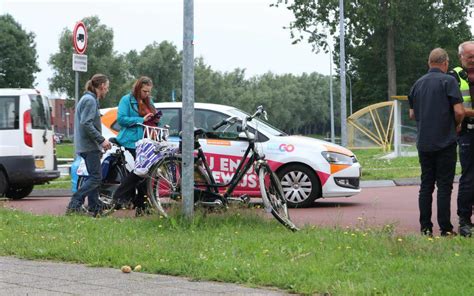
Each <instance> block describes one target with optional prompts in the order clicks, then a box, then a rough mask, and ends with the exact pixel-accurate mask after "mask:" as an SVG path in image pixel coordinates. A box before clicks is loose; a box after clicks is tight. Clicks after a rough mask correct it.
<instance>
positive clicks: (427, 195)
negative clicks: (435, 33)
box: [408, 48, 464, 236]
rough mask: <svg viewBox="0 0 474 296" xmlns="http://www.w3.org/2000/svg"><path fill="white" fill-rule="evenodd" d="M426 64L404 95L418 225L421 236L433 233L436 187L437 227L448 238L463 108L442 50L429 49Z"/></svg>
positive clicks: (459, 94) (446, 57) (450, 227)
mask: <svg viewBox="0 0 474 296" xmlns="http://www.w3.org/2000/svg"><path fill="white" fill-rule="evenodd" d="M428 65H429V67H430V69H429V71H428V73H427V74H425V75H423V76H422V77H421V78H420V79H418V80H417V81H416V82H415V84H414V85H413V87H412V89H411V91H410V95H409V96H408V101H409V103H410V118H411V119H415V120H416V126H417V138H416V145H417V148H418V157H419V161H420V166H421V185H420V192H419V198H418V205H419V209H420V225H421V232H422V234H425V235H430V236H431V235H432V234H433V223H432V222H431V208H432V201H433V191H434V186H435V184H436V185H437V187H438V196H437V208H438V215H437V216H438V224H439V227H440V229H441V235H442V236H448V235H453V234H455V233H454V232H453V225H452V224H451V191H452V189H453V179H454V174H455V169H456V157H457V155H456V146H457V144H456V137H457V135H456V132H457V131H459V129H460V124H461V123H462V120H463V118H464V107H463V105H462V102H463V100H462V96H461V92H460V90H459V87H458V83H457V81H456V79H455V78H454V77H452V76H450V75H447V74H446V72H447V70H448V65H449V57H448V54H447V53H446V51H445V50H444V49H442V48H435V49H433V50H432V51H431V53H430V56H429V59H428Z"/></svg>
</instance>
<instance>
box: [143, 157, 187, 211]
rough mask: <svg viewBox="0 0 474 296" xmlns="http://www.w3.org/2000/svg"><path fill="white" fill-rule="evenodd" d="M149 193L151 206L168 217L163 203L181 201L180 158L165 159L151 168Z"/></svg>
mask: <svg viewBox="0 0 474 296" xmlns="http://www.w3.org/2000/svg"><path fill="white" fill-rule="evenodd" d="M147 192H148V199H149V200H150V203H151V205H152V206H153V207H154V208H155V209H156V210H157V211H158V212H159V213H160V214H161V215H163V216H165V217H167V216H168V215H167V214H166V211H165V210H164V208H163V203H165V202H170V201H172V200H180V199H181V158H180V157H177V156H169V157H164V158H163V159H161V160H160V161H158V163H156V164H155V165H154V166H152V167H151V169H150V171H149V173H148V178H147Z"/></svg>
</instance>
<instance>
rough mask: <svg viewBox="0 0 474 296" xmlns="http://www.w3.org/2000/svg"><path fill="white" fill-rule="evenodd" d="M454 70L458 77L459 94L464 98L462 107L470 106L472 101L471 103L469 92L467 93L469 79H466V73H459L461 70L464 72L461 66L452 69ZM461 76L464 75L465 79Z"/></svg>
mask: <svg viewBox="0 0 474 296" xmlns="http://www.w3.org/2000/svg"><path fill="white" fill-rule="evenodd" d="M453 71H454V72H456V74H457V75H458V77H459V81H460V83H459V89H460V90H461V94H462V98H463V100H464V103H463V105H464V107H467V108H472V103H471V94H470V93H469V81H468V80H467V74H466V75H460V73H461V72H464V73H466V72H465V71H464V69H463V68H461V67H456V68H454V69H453ZM461 76H464V77H465V79H464V78H463V77H461Z"/></svg>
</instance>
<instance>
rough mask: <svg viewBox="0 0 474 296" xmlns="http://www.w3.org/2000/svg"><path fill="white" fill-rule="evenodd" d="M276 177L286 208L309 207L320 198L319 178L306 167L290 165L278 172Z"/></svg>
mask: <svg viewBox="0 0 474 296" xmlns="http://www.w3.org/2000/svg"><path fill="white" fill-rule="evenodd" d="M277 175H278V177H279V178H280V182H281V186H282V187H283V193H284V195H285V198H286V202H287V205H288V207H291V208H304V207H309V206H311V205H312V204H313V203H314V201H315V200H316V199H317V198H319V197H320V196H321V185H320V183H319V178H318V177H317V176H316V173H315V172H314V171H313V170H311V169H309V168H308V167H306V166H303V165H298V164H291V165H289V166H286V167H284V168H283V169H282V170H279V171H278V173H277Z"/></svg>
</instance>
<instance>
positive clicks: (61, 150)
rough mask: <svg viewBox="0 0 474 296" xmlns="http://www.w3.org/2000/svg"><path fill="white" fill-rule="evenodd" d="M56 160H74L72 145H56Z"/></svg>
mask: <svg viewBox="0 0 474 296" xmlns="http://www.w3.org/2000/svg"><path fill="white" fill-rule="evenodd" d="M56 157H57V158H74V144H71V143H61V144H58V145H56Z"/></svg>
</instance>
